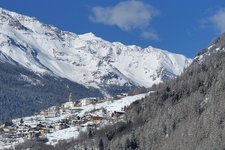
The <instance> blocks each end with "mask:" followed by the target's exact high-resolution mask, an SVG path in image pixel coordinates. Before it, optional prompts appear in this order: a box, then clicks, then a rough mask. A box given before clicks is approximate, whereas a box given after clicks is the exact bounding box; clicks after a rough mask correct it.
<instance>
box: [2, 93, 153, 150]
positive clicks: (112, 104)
mask: <svg viewBox="0 0 225 150" xmlns="http://www.w3.org/2000/svg"><path fill="white" fill-rule="evenodd" d="M150 93H151V92H149V93H145V94H139V95H134V96H127V97H124V98H121V99H118V100H116V99H114V100H110V101H104V102H101V103H97V104H96V105H95V106H94V105H92V104H90V105H87V106H82V107H79V108H80V109H82V111H80V112H77V113H75V114H71V113H65V114H61V116H59V117H54V118H45V117H44V115H42V114H38V115H34V116H29V117H24V118H23V121H24V124H26V125H29V126H31V127H36V125H37V124H39V123H40V122H42V123H45V124H48V125H53V126H54V125H56V124H58V122H59V121H60V120H62V119H65V118H68V117H69V116H72V115H78V116H80V117H82V116H84V115H86V114H91V115H98V116H102V117H103V116H104V117H106V118H110V116H111V114H112V113H113V112H114V111H121V108H123V107H124V106H129V105H130V104H131V103H133V102H134V101H137V100H140V99H141V98H144V97H145V96H146V95H149V94H150ZM103 108H104V109H106V112H107V114H104V113H103V111H102V110H103ZM93 110H96V111H93ZM20 120H21V119H20V118H18V119H14V120H13V122H14V123H15V124H19V122H20ZM90 123H91V121H90V122H87V123H86V124H84V125H83V126H84V127H81V126H71V127H69V128H66V129H62V130H56V131H54V132H53V133H48V134H46V137H47V138H48V140H49V141H48V142H47V144H51V145H55V144H57V143H58V141H60V140H69V139H71V138H77V137H78V135H79V132H80V131H86V129H87V128H86V127H85V125H87V124H90ZM106 124H110V122H108V121H107V120H102V121H101V126H104V125H106ZM9 141H10V142H9ZM23 141H24V140H23V139H22V138H19V139H13V140H12V139H11V140H10V139H3V138H1V135H0V148H1V147H4V148H11V146H15V145H16V144H18V143H22V142H23Z"/></svg>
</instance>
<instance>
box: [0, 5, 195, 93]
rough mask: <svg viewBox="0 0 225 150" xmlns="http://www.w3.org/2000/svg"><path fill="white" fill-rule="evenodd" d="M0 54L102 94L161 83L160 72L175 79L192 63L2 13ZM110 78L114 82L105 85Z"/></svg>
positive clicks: (36, 70) (150, 48)
mask: <svg viewBox="0 0 225 150" xmlns="http://www.w3.org/2000/svg"><path fill="white" fill-rule="evenodd" d="M0 49H1V52H0V53H2V54H4V55H5V56H7V57H9V58H11V59H12V60H14V61H15V62H17V63H19V64H21V65H22V66H24V67H26V68H28V69H30V70H32V71H34V72H37V73H39V74H45V73H48V74H53V75H56V76H59V77H63V78H67V79H69V80H71V81H74V82H77V83H79V84H82V85H85V86H87V87H95V88H100V89H101V88H102V86H103V85H108V86H110V85H119V86H123V85H124V84H126V83H130V84H135V85H138V86H146V87H150V86H152V85H153V84H154V83H159V82H162V78H161V76H160V74H161V71H162V69H164V70H167V71H168V72H170V73H171V74H174V75H179V74H181V72H182V71H183V69H184V68H185V67H187V66H188V65H189V64H190V63H191V61H192V60H191V59H188V58H186V57H184V56H183V55H178V54H174V53H170V52H168V51H163V50H160V49H157V48H153V47H151V46H149V47H147V48H141V47H138V46H135V45H130V46H126V45H123V44H122V43H119V42H112V43H111V42H108V41H105V40H103V39H101V38H99V37H96V36H95V35H94V34H93V33H86V34H82V35H76V34H74V33H70V32H65V31H61V30H59V29H57V28H56V27H53V26H49V25H45V24H43V23H41V22H39V21H38V20H36V19H35V18H31V17H27V16H23V15H19V14H17V13H13V12H10V11H7V10H4V9H1V10H0ZM0 59H3V58H1V57H0ZM4 61H5V60H4ZM110 74H115V75H116V76H117V77H115V76H113V77H111V78H108V79H107V80H106V79H105V77H107V76H108V75H110Z"/></svg>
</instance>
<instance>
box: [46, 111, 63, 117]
mask: <svg viewBox="0 0 225 150" xmlns="http://www.w3.org/2000/svg"><path fill="white" fill-rule="evenodd" d="M44 116H45V118H54V117H58V116H59V112H56V111H50V112H45V114H44Z"/></svg>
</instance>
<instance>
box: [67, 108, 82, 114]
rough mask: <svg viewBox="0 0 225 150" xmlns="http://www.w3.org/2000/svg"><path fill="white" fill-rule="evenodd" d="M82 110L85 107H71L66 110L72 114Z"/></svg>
mask: <svg viewBox="0 0 225 150" xmlns="http://www.w3.org/2000/svg"><path fill="white" fill-rule="evenodd" d="M81 110H83V109H81V108H79V107H71V108H69V109H66V110H65V111H66V112H68V113H70V114H74V113H77V112H80V111H81Z"/></svg>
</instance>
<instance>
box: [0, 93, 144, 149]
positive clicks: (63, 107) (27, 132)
mask: <svg viewBox="0 0 225 150" xmlns="http://www.w3.org/2000/svg"><path fill="white" fill-rule="evenodd" d="M145 95H146V94H139V95H135V96H128V95H127V93H124V94H121V95H118V96H117V98H111V97H110V98H104V99H96V98H84V99H80V100H76V101H74V100H73V97H72V95H71V94H70V95H69V97H68V101H67V102H65V103H62V104H60V105H58V106H52V107H50V108H48V109H45V110H42V111H41V112H40V113H38V114H35V115H34V116H30V117H24V118H18V119H15V120H12V121H8V122H5V124H3V125H1V126H0V148H1V147H5V148H10V147H11V146H13V145H15V144H17V143H21V142H23V141H25V140H37V141H39V142H45V143H47V144H53V145H54V144H56V143H57V142H58V141H59V140H62V139H70V138H76V137H77V136H78V135H79V131H86V130H87V129H89V130H90V129H92V128H96V129H99V128H101V127H102V126H104V125H106V124H113V123H115V122H117V121H121V120H123V118H124V116H125V115H124V114H125V110H126V108H127V106H129V105H130V104H131V103H132V102H133V101H135V100H138V99H141V98H143V97H144V96H145ZM61 131H63V133H64V134H61Z"/></svg>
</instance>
